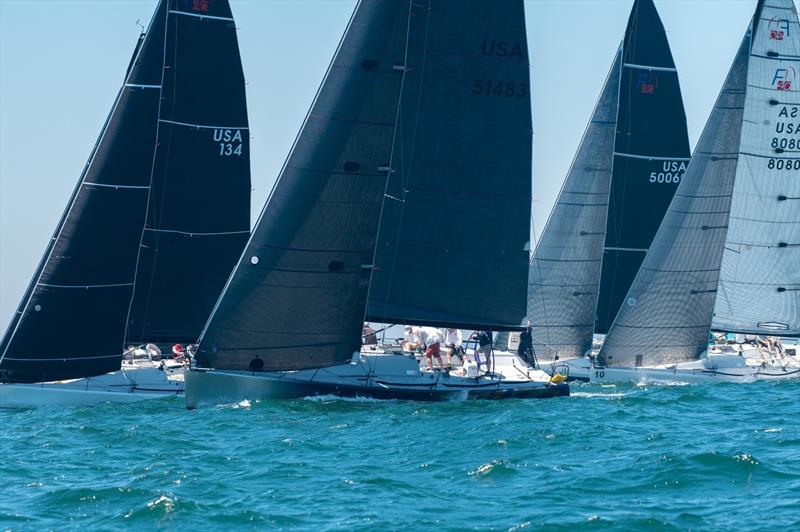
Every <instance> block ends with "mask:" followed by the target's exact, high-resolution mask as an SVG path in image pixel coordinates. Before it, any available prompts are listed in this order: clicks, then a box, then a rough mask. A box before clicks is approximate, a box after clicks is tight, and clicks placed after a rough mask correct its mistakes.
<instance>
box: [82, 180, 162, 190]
mask: <svg viewBox="0 0 800 532" xmlns="http://www.w3.org/2000/svg"><path fill="white" fill-rule="evenodd" d="M81 185H82V186H83V185H85V186H87V187H103V188H129V189H134V190H149V189H150V187H148V186H146V185H109V184H106V183H88V182H86V181H84V182H83V183H81Z"/></svg>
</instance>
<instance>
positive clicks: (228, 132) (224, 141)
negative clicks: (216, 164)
mask: <svg viewBox="0 0 800 532" xmlns="http://www.w3.org/2000/svg"><path fill="white" fill-rule="evenodd" d="M214 142H216V143H217V144H219V155H220V157H232V156H234V155H236V156H239V155H241V154H242V130H241V129H215V130H214Z"/></svg>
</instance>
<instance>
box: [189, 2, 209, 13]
mask: <svg viewBox="0 0 800 532" xmlns="http://www.w3.org/2000/svg"><path fill="white" fill-rule="evenodd" d="M211 2H212V0H192V11H199V12H200V13H208V8H209V6H210V5H211Z"/></svg>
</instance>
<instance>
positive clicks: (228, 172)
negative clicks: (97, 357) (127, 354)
mask: <svg viewBox="0 0 800 532" xmlns="http://www.w3.org/2000/svg"><path fill="white" fill-rule="evenodd" d="M165 39H166V46H165V47H164V50H165V55H164V65H165V68H164V76H163V79H162V81H161V85H162V89H161V105H160V108H159V111H158V140H157V144H158V149H157V151H156V156H155V160H154V161H152V164H153V171H152V173H153V175H152V184H151V189H150V203H149V206H148V209H147V220H146V226H145V228H144V233H143V235H142V239H141V240H142V242H141V251H140V253H139V266H138V269H137V274H136V289H135V292H134V298H133V303H132V306H131V312H130V317H129V320H128V327H127V331H126V342H130V343H137V344H139V343H144V342H194V341H196V340H197V338H198V337H199V336H200V332H201V330H202V328H203V325H204V324H205V322H206V320H207V319H208V315H209V314H210V313H211V309H212V308H213V306H214V303H215V302H216V301H217V298H218V297H219V294H220V292H222V288H223V286H224V284H225V281H226V280H227V279H228V277H229V275H230V273H231V271H232V270H233V267H234V265H235V264H236V262H237V261H238V259H239V257H240V256H241V253H242V249H243V248H244V245H245V243H246V242H247V238H248V236H249V234H250V156H249V154H250V146H249V137H250V135H249V131H248V124H247V107H246V102H245V84H244V75H243V73H242V63H241V60H240V57H239V46H238V42H237V37H236V27H235V24H234V21H233V17H232V15H231V10H230V6H229V4H228V1H227V0H216V1H213V2H197V1H196V0H195V1H193V0H171V2H170V10H169V12H168V14H167V27H166V36H165ZM151 160H152V159H151Z"/></svg>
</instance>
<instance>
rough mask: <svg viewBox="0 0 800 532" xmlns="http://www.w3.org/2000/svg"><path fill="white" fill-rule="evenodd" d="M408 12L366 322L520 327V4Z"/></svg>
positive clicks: (523, 146) (527, 156) (526, 193)
mask: <svg viewBox="0 0 800 532" xmlns="http://www.w3.org/2000/svg"><path fill="white" fill-rule="evenodd" d="M412 9H413V13H412V14H413V16H412V17H411V19H410V27H409V43H408V60H407V63H406V69H407V72H406V79H405V81H404V86H403V94H402V100H401V104H400V111H399V114H398V123H397V135H396V137H395V142H394V149H393V157H392V171H391V175H390V177H389V183H388V185H387V196H386V200H385V201H384V207H383V213H382V215H381V226H380V232H379V235H378V243H377V249H376V255H375V263H374V272H373V275H372V281H371V286H370V294H369V302H368V311H367V316H368V319H369V320H372V321H379V322H384V323H418V324H430V325H451V326H458V327H462V328H476V327H486V326H490V327H492V328H494V329H502V328H512V327H519V325H520V323H521V322H522V319H523V317H524V316H525V306H526V298H525V293H524V289H523V288H522V287H524V286H526V283H527V272H528V258H529V252H528V251H527V249H528V246H527V244H528V240H529V230H530V214H531V159H532V125H531V107H530V68H529V59H528V47H527V38H526V32H525V13H524V6H523V2H522V1H521V0H519V1H516V0H515V1H504V2H487V1H485V0H424V1H415V2H413V7H412Z"/></svg>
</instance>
